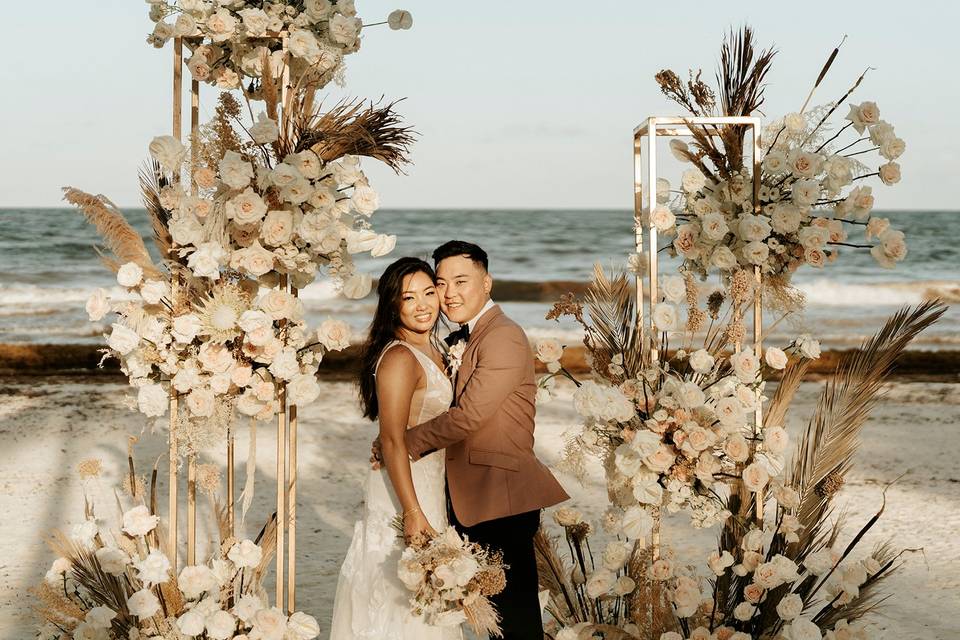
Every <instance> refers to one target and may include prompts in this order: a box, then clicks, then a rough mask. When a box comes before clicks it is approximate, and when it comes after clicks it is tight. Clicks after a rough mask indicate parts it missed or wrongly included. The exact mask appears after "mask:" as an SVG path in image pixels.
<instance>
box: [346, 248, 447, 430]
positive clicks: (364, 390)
mask: <svg viewBox="0 0 960 640" xmlns="http://www.w3.org/2000/svg"><path fill="white" fill-rule="evenodd" d="M414 273H425V274H427V276H429V278H430V280H432V281H433V283H434V284H436V283H437V275H436V274H435V273H434V271H433V267H431V266H430V265H429V264H427V263H426V262H424V261H423V260H421V259H420V258H400V259H399V260H397V261H396V262H394V263H393V264H391V265H390V266H389V267H387V268H386V269H385V270H384V272H383V275H381V276H380V281H379V282H378V283H377V296H378V298H379V300H378V301H377V310H376V311H375V312H374V314H373V322H371V323H370V332H369V334H368V335H367V339H366V341H365V342H364V343H363V347H362V350H361V356H360V405H361V407H362V408H363V415H364V416H365V417H367V418H370V419H371V420H376V419H377V416H378V415H379V413H380V411H379V409H380V407H379V405H378V403H377V382H376V379H375V378H374V373H376V370H377V361H378V360H379V359H380V354H381V353H382V352H383V350H384V348H385V347H386V346H387V345H388V344H390V343H391V342H392V341H394V340H396V339H397V337H398V335H399V331H400V328H401V327H402V326H403V325H402V324H401V322H400V303H401V301H400V296H401V295H402V294H403V279H404V278H405V277H407V276H409V275H412V274H414ZM433 331H434V334H436V331H437V328H436V326H435V327H434V329H433Z"/></svg>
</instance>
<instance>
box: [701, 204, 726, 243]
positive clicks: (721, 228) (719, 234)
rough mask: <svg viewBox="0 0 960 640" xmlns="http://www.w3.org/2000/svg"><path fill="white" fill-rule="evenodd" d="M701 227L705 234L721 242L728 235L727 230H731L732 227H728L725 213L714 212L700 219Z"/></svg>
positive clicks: (709, 238)
mask: <svg viewBox="0 0 960 640" xmlns="http://www.w3.org/2000/svg"><path fill="white" fill-rule="evenodd" d="M700 228H701V229H702V230H703V235H704V236H705V237H706V238H707V239H708V240H712V241H714V242H719V241H720V240H723V238H724V236H726V235H727V232H728V231H730V228H729V227H727V221H726V220H725V219H724V217H723V214H721V213H717V212H715V211H714V212H712V213H708V214H707V215H705V216H703V218H702V219H701V220H700Z"/></svg>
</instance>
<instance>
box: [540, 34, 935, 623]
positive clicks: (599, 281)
mask: <svg viewBox="0 0 960 640" xmlns="http://www.w3.org/2000/svg"><path fill="white" fill-rule="evenodd" d="M771 55H772V54H770V53H769V52H764V53H763V54H761V55H760V57H759V60H758V61H757V62H756V63H755V64H754V62H753V46H752V33H751V32H750V31H749V29H746V30H745V31H744V32H742V33H741V34H740V35H739V36H731V39H730V41H729V42H728V43H727V44H726V45H725V46H724V51H723V56H722V60H723V64H722V66H721V81H720V83H721V85H722V86H723V87H725V95H739V96H741V98H740V99H739V100H738V101H737V104H742V105H753V106H752V107H751V108H750V109H748V110H745V111H742V112H741V111H737V112H735V113H733V114H728V115H749V113H750V112H751V111H752V109H753V108H755V107H756V106H757V105H758V104H759V95H760V94H761V93H762V86H763V85H762V79H763V77H764V74H765V73H766V69H767V66H768V65H769V57H770V56H771ZM831 60H832V59H831ZM828 66H829V64H828ZM742 70H748V72H746V71H745V72H743V74H742V75H741V71H742ZM661 76H662V74H661ZM658 79H660V76H658ZM698 82H699V81H698V80H694V81H691V83H690V91H691V92H694V93H697V94H698V95H702V94H703V92H704V91H705V90H704V89H703V88H702V87H701V86H700V85H699V84H698ZM699 99H700V100H701V101H703V100H706V98H703V97H701V98H699ZM724 104H727V103H724ZM778 127H779V128H778ZM731 129H735V127H729V128H724V129H721V130H720V131H719V134H720V137H721V139H723V140H724V142H725V150H724V151H720V150H718V149H714V151H710V153H709V154H707V153H706V151H705V149H704V148H702V147H696V145H697V144H701V142H702V141H701V137H700V136H697V135H696V134H695V135H694V138H695V141H696V142H695V148H697V149H698V151H697V152H691V151H690V148H689V147H687V148H685V149H686V150H683V149H680V148H679V145H676V146H675V148H676V149H677V150H678V152H679V151H683V153H678V155H680V156H682V157H683V158H684V159H685V160H690V161H694V162H697V163H700V164H703V161H704V160H705V159H706V158H707V157H708V156H709V158H710V161H711V162H714V166H715V167H721V166H725V167H728V168H729V167H730V166H732V165H731V163H736V162H738V160H737V159H736V158H731V157H729V156H731V155H735V153H731V152H730V149H734V150H735V151H736V150H738V149H739V150H742V146H740V147H737V146H735V145H733V144H731V143H729V141H730V140H740V142H741V143H742V135H743V133H742V130H741V131H732V130H731ZM774 129H775V130H777V131H779V130H780V129H783V133H786V132H787V127H786V125H783V124H780V125H778V126H775V127H774ZM808 133H809V130H808ZM788 139H789V136H788ZM703 144H705V143H703ZM700 152H703V154H702V155H698V154H700ZM717 154H724V155H723V156H722V157H719V156H717ZM740 162H741V164H742V159H741V160H740ZM686 178H687V179H689V180H690V181H691V183H693V182H696V184H697V185H698V186H697V188H696V189H690V190H688V191H689V193H691V194H693V193H701V192H703V191H702V190H703V189H706V193H711V192H713V191H714V190H716V189H721V190H723V189H725V188H726V187H724V186H722V185H720V182H714V183H713V184H712V185H709V186H708V185H707V183H702V182H701V181H700V180H699V179H698V180H696V181H694V180H692V179H691V178H690V174H689V172H688V174H687V176H686ZM787 181H788V182H789V181H790V179H789V178H788V179H787ZM749 183H750V180H749V179H747V180H746V181H745V184H747V185H749ZM690 186H693V184H691V185H690ZM711 197H712V196H711ZM749 203H750V205H751V206H750V207H748V208H747V209H746V210H743V209H742V208H740V209H738V211H737V212H732V213H733V215H735V216H737V217H740V218H742V220H741V222H742V224H740V223H738V224H734V225H731V226H730V227H729V229H730V230H729V231H728V232H725V235H724V236H723V237H722V238H721V239H722V240H723V242H724V243H725V244H726V246H728V248H730V247H733V249H731V250H734V251H735V250H736V249H738V248H741V247H743V246H746V241H747V240H748V239H749V238H748V236H750V230H751V229H752V228H753V227H752V225H753V223H754V222H756V221H757V220H760V218H761V217H762V216H754V215H753V214H752V213H747V212H746V211H752V208H751V207H752V200H750V201H749ZM837 204H839V203H837ZM654 213H656V212H654ZM671 215H673V214H671ZM693 215H697V214H693ZM704 215H710V212H705V214H704ZM763 215H767V214H763ZM771 215H773V214H771ZM744 216H750V218H746V217H744ZM754 218H756V220H754ZM649 222H650V223H651V224H654V225H655V226H656V220H655V219H654V216H651V217H650V220H649ZM808 222H809V225H812V226H817V223H815V219H814V218H810V219H809V220H808ZM688 224H693V223H688ZM758 224H759V223H758ZM763 224H767V223H766V222H764V223H763ZM868 224H869V223H868ZM761 226H762V225H761ZM669 228H670V227H669V226H668V227H665V230H667V229H669ZM807 228H812V227H811V226H808V227H807ZM678 232H679V230H678ZM727 233H729V235H726V234H727ZM678 237H679V236H678ZM724 238H725V239H724ZM768 238H769V236H768V235H765V236H764V238H760V239H749V242H761V241H766V240H768ZM673 246H674V247H676V241H674V243H673ZM771 255H773V252H771ZM778 255H779V254H778ZM791 255H793V253H792V252H791ZM801 255H802V254H801ZM686 257H687V258H688V259H686V260H685V261H684V262H683V264H682V266H681V267H680V272H679V274H677V275H666V276H659V277H658V278H657V284H658V286H657V291H658V297H657V299H655V300H652V301H651V302H650V304H649V308H645V309H643V310H642V311H643V314H644V318H643V320H649V329H648V328H647V327H646V326H643V325H644V323H643V322H638V318H637V311H638V310H637V309H636V290H635V288H634V287H633V286H632V283H631V279H630V278H629V277H628V275H627V274H626V273H614V274H612V275H608V274H606V273H604V272H603V271H602V270H601V269H600V268H599V267H598V268H597V269H596V271H595V275H594V279H593V282H592V283H591V285H590V286H589V287H588V290H587V292H586V294H585V295H584V298H583V300H582V301H580V300H576V299H575V298H574V297H573V296H572V295H571V296H564V298H563V299H561V301H560V302H559V303H557V304H556V305H555V306H554V308H553V310H551V312H550V313H549V314H548V315H547V318H548V319H558V318H560V317H561V316H570V317H572V318H573V319H574V320H575V321H576V322H578V323H579V324H580V325H581V326H582V328H583V331H584V345H585V347H586V351H587V359H588V362H590V363H591V367H592V371H591V378H590V379H586V380H582V381H581V380H578V379H576V378H575V377H574V376H572V375H571V374H570V373H569V372H568V371H567V370H566V369H565V368H564V367H563V366H561V364H560V360H561V357H562V355H563V347H562V345H560V344H559V342H557V341H554V340H546V341H541V343H540V344H538V345H537V349H536V350H537V355H538V358H539V359H540V360H541V361H542V362H545V363H546V364H547V369H548V371H549V374H548V375H547V376H545V377H544V378H543V379H541V382H540V385H541V388H542V389H549V388H550V386H551V385H553V384H554V383H555V382H556V381H557V380H558V379H563V378H568V379H570V380H572V381H573V383H574V384H575V385H576V387H577V388H576V391H575V392H574V405H575V408H576V410H577V412H578V413H579V414H580V415H581V416H582V418H583V425H582V427H581V428H579V429H578V430H576V431H575V432H574V434H573V435H572V437H571V439H570V441H569V443H568V446H567V449H566V452H565V461H564V464H565V465H566V467H567V468H568V469H569V470H571V471H573V472H575V473H582V472H583V471H584V468H585V462H586V460H587V458H588V457H593V458H596V459H598V460H599V461H600V463H601V464H602V466H603V469H604V471H605V477H606V489H607V495H608V499H609V509H608V510H607V512H606V513H605V514H604V516H603V518H602V523H601V527H602V529H603V531H604V532H605V534H606V537H607V538H608V540H609V542H608V543H607V545H606V546H605V547H604V548H603V550H602V553H600V555H598V556H597V557H594V553H593V550H592V548H591V545H590V537H591V536H592V535H593V534H594V533H595V532H594V528H593V525H592V524H590V523H588V522H585V521H584V520H583V518H582V516H581V515H580V514H579V513H578V512H576V511H575V510H574V509H571V508H561V509H558V510H556V511H555V513H554V518H555V520H556V521H557V523H558V524H559V525H560V526H562V527H563V530H564V538H565V541H566V543H567V545H566V546H567V550H568V552H569V553H568V555H567V556H566V557H564V555H565V554H563V553H561V551H560V544H559V541H558V540H557V539H553V538H551V537H549V536H548V535H547V534H546V533H544V532H542V531H541V533H540V534H538V539H537V542H536V544H537V552H538V566H539V569H540V580H541V587H542V588H543V589H546V590H547V591H548V592H549V601H548V605H547V611H548V613H550V615H551V616H552V617H553V619H554V623H555V624H554V627H553V630H552V631H551V632H550V633H551V634H552V635H553V637H555V638H556V639H557V640H572V639H574V638H595V637H602V638H604V639H605V640H611V639H620V638H645V639H646V638H657V639H659V640H685V639H686V640H751V639H770V640H774V639H777V640H820V639H821V638H828V639H829V640H840V639H841V638H868V637H875V635H874V634H872V633H871V632H870V631H869V627H868V626H867V624H866V623H867V616H868V614H870V613H872V612H874V611H875V609H876V606H877V605H878V604H879V602H880V601H881V600H882V599H883V595H882V593H881V592H880V588H881V586H882V584H883V581H884V579H885V578H886V577H887V576H889V575H890V574H891V573H892V572H893V571H895V570H896V569H897V568H898V567H899V565H900V559H901V557H902V554H903V553H904V550H902V549H899V548H897V547H896V546H895V544H894V543H892V542H890V543H887V544H882V545H879V546H877V547H875V548H873V549H872V550H869V551H863V550H861V549H859V548H858V543H859V542H860V540H861V539H862V537H863V536H864V535H865V534H866V533H867V532H868V531H869V530H870V529H871V528H872V527H873V526H874V524H875V523H876V522H877V520H878V518H879V517H880V515H881V513H882V511H883V508H882V507H881V508H880V509H879V511H878V513H877V514H876V516H874V517H873V518H871V519H870V520H869V521H868V522H866V523H864V524H862V526H861V527H860V529H859V531H857V532H856V533H855V535H853V536H852V541H851V542H850V543H848V544H846V545H844V546H841V545H840V544H839V543H838V540H839V539H840V538H841V535H842V533H843V527H844V520H843V518H833V517H831V516H832V515H833V499H834V497H835V495H836V493H837V491H838V490H839V489H840V488H841V487H842V485H843V481H844V476H845V475H846V473H847V472H848V471H849V469H850V466H851V461H852V458H853V454H854V452H855V451H856V448H857V443H858V436H859V433H860V430H861V428H862V427H863V425H864V424H865V422H866V419H867V416H868V414H869V411H870V409H871V408H872V407H873V406H874V405H875V403H876V402H877V401H878V399H879V396H880V392H881V388H882V384H883V382H884V380H885V379H886V377H887V376H888V375H889V374H890V372H891V371H892V369H893V367H894V363H895V361H896V359H897V357H898V356H899V354H900V353H901V352H902V351H903V350H904V349H905V348H906V347H907V345H908V344H909V343H910V341H911V340H912V339H913V338H914V337H915V336H916V335H917V334H919V333H920V332H921V331H923V330H924V329H925V328H926V327H928V326H929V325H930V324H932V323H933V322H935V321H936V320H937V319H938V318H939V317H940V316H941V315H942V314H943V313H944V311H945V309H946V308H945V307H944V306H943V305H942V304H940V303H939V302H929V303H924V304H921V305H918V306H916V307H913V308H905V309H903V310H901V311H900V312H898V313H897V314H895V315H894V316H892V317H891V318H890V319H889V320H888V321H887V322H886V324H885V325H884V327H883V328H882V329H881V330H880V331H879V332H878V333H877V334H876V335H875V336H874V337H873V338H871V339H869V340H867V341H865V342H864V343H863V345H862V346H861V348H860V349H859V350H858V351H855V352H853V353H851V354H848V355H846V356H844V357H843V358H841V361H840V363H839V365H838V368H837V370H836V373H835V375H834V376H833V378H831V380H830V381H829V382H827V383H826V384H825V386H824V388H823V392H822V394H821V397H820V399H819V402H818V403H817V406H816V409H815V411H814V414H813V416H812V417H811V418H810V420H809V423H808V425H807V427H806V430H805V431H804V432H803V434H802V437H801V439H800V440H799V442H797V443H795V444H793V445H791V442H790V439H789V437H788V434H787V431H786V429H785V426H786V418H787V414H788V412H789V410H790V405H791V402H792V400H793V397H794V394H795V393H796V391H797V389H798V387H799V385H800V382H801V381H802V380H803V377H804V374H805V373H806V371H807V368H808V367H809V365H810V363H811V362H812V361H813V360H814V359H816V358H818V357H819V355H820V346H819V343H818V342H817V341H816V340H815V339H814V338H812V337H811V336H809V335H798V336H796V337H795V338H794V339H793V340H792V341H791V342H790V343H789V344H786V345H781V346H780V347H779V348H778V347H775V346H766V347H765V348H763V349H762V351H755V348H756V344H755V343H754V345H753V346H748V345H750V343H749V342H748V339H747V332H746V325H747V321H746V320H745V316H747V314H748V312H750V311H753V310H754V309H755V308H756V305H757V302H758V300H759V299H760V298H761V297H763V296H764V294H765V293H766V292H767V291H768V290H769V289H768V288H767V286H766V285H767V284H768V283H767V282H766V281H767V280H768V279H776V278H781V280H780V283H781V285H782V286H785V283H786V282H787V281H785V280H782V276H784V274H787V273H789V272H790V271H792V270H793V269H795V268H796V267H798V266H800V265H801V264H804V263H805V262H804V261H803V260H800V261H792V262H790V265H791V266H787V265H786V263H774V262H770V261H768V260H767V258H764V261H760V262H751V261H750V260H746V261H739V260H733V261H731V262H730V263H729V264H724V265H717V264H708V263H703V262H699V263H698V262H696V257H697V256H696V255H694V254H690V255H689V256H686ZM767 257H769V256H767ZM798 257H799V256H798ZM640 261H641V260H638V257H637V256H633V257H632V258H631V261H630V263H631V269H632V270H633V271H634V273H637V277H638V278H639V277H641V274H642V270H641V269H639V268H638V265H639V262H640ZM764 265H767V266H764ZM777 265H779V266H777ZM757 266H759V267H760V271H761V276H762V277H761V278H757V277H756V269H755V267H757ZM708 273H710V274H714V273H716V274H717V275H718V276H719V278H718V281H719V284H718V285H716V286H708V285H704V284H702V283H701V281H702V280H703V279H705V278H706V276H707V274H708ZM798 306H799V305H795V306H794V308H797V307H798ZM789 312H790V311H789V310H788V311H787V312H785V313H784V315H787V314H788V313H789ZM684 316H685V317H684ZM781 319H782V318H781ZM778 322H779V320H778ZM638 325H639V326H638ZM772 378H778V384H777V386H776V388H775V390H773V391H772V392H769V391H768V385H767V380H769V379H772ZM543 395H548V394H543ZM791 448H792V449H793V455H792V457H791V456H790V454H789V450H790V449H791ZM664 510H666V511H667V512H678V511H684V512H686V513H689V514H690V516H691V524H692V526H694V527H698V528H702V527H718V528H719V535H718V540H717V545H716V548H715V549H714V550H713V551H712V552H711V553H710V554H709V555H707V557H705V558H703V559H701V560H700V561H696V560H692V559H688V558H680V557H677V556H676V554H675V553H674V552H673V551H672V550H671V549H670V548H669V545H662V544H661V533H662V530H661V524H662V516H663V512H664Z"/></svg>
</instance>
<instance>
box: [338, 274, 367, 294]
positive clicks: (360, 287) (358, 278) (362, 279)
mask: <svg viewBox="0 0 960 640" xmlns="http://www.w3.org/2000/svg"><path fill="white" fill-rule="evenodd" d="M372 287H373V280H372V279H371V278H370V276H369V275H368V274H366V273H355V274H353V275H352V276H350V277H349V278H347V279H346V280H345V281H344V283H343V289H342V290H343V295H344V296H346V297H347V298H350V299H351V300H360V299H361V298H366V297H367V295H368V294H369V293H370V289H371V288H372Z"/></svg>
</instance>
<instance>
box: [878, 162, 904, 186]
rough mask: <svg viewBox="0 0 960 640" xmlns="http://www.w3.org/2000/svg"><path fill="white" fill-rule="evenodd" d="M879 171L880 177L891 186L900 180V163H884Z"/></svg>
mask: <svg viewBox="0 0 960 640" xmlns="http://www.w3.org/2000/svg"><path fill="white" fill-rule="evenodd" d="M878 171H879V172H880V179H881V180H882V181H883V184H885V185H888V186H889V185H893V184H897V183H898V182H900V165H899V164H897V163H896V162H888V163H887V164H882V165H880V168H879V169H878Z"/></svg>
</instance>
